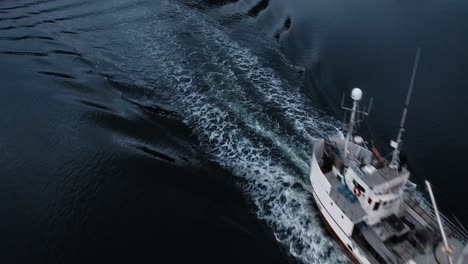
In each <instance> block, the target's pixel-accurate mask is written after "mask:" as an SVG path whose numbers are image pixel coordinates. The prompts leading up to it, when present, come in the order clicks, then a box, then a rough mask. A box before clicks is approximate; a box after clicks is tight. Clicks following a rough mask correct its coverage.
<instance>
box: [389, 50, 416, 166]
mask: <svg viewBox="0 0 468 264" xmlns="http://www.w3.org/2000/svg"><path fill="white" fill-rule="evenodd" d="M420 56H421V48H418V50H417V51H416V58H415V59H414V64H413V73H412V74H411V81H410V84H409V90H408V95H407V96H406V103H405V108H404V110H403V116H402V117H401V122H400V130H399V131H398V137H397V140H396V141H393V140H392V142H391V143H390V145H391V146H392V147H393V148H394V150H393V155H392V161H391V162H390V167H391V168H398V166H399V164H400V145H401V142H402V141H403V140H402V137H403V133H404V132H405V122H406V115H407V113H408V106H409V103H410V101H411V94H412V93H413V86H414V80H415V78H416V72H417V70H418V65H419V58H420Z"/></svg>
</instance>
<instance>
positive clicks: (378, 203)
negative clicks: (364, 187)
mask: <svg viewBox="0 0 468 264" xmlns="http://www.w3.org/2000/svg"><path fill="white" fill-rule="evenodd" d="M379 208H380V202H376V203H375V204H374V209H373V210H374V211H377V210H379Z"/></svg>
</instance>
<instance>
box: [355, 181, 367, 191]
mask: <svg viewBox="0 0 468 264" xmlns="http://www.w3.org/2000/svg"><path fill="white" fill-rule="evenodd" d="M353 185H354V186H355V187H356V188H358V189H359V190H360V191H361V192H363V193H365V192H366V189H364V187H362V186H361V184H359V183H358V182H357V181H356V180H353Z"/></svg>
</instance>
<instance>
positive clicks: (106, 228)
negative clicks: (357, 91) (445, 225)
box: [0, 0, 468, 263]
mask: <svg viewBox="0 0 468 264" xmlns="http://www.w3.org/2000/svg"><path fill="white" fill-rule="evenodd" d="M466 15H468V5H466V4H465V3H462V1H454V0H450V1H445V2H444V3H443V4H442V3H439V2H437V1H424V2H423V1H416V2H414V1H413V2H411V3H408V2H404V1H384V2H379V3H377V2H372V1H364V2H363V1H351V2H349V1H348V2H346V3H345V2H339V1H334V0H333V1H321V0H319V1H309V0H307V1H306V0H295V1H280V0H276V1H265V0H262V1H260V0H259V1H254V0H244V1H214V0H210V1H208V0H205V1H201V0H199V1H195V0H193V1H176V0H173V1H163V0H161V1H149V0H102V1H85V0H69V1H59V0H49V1H47V0H42V1H41V0H37V1H32V0H25V1H2V2H0V76H1V81H2V82H1V83H2V85H1V89H0V92H1V95H0V110H1V116H2V118H1V119H0V127H1V130H0V131H1V132H0V236H1V240H0V262H1V263H32V262H34V263H102V262H104V263H107V262H140V263H154V262H167V263H179V262H187V261H191V262H204V263H291V262H299V263H346V262H347V260H346V258H345V257H344V256H343V254H342V253H341V250H339V249H338V247H337V245H336V244H335V243H334V242H333V239H332V238H331V237H329V236H328V234H327V232H326V231H325V230H324V227H323V225H322V223H321V220H320V219H319V217H318V215H317V212H316V210H315V208H314V207H313V204H312V196H311V195H310V192H309V191H310V187H309V183H308V175H307V174H308V161H309V159H310V156H311V155H310V149H311V146H312V142H313V140H314V139H316V138H317V134H316V132H314V131H317V130H319V131H321V132H322V133H326V134H339V133H341V132H340V131H342V126H341V121H339V120H340V119H341V115H340V112H339V110H338V105H339V101H340V97H341V93H342V92H343V91H346V92H349V90H350V89H351V88H352V87H353V86H360V87H361V88H362V89H363V90H364V91H365V93H366V95H372V96H374V98H375V102H376V105H375V108H374V109H375V111H374V112H373V114H372V117H371V118H370V120H369V121H370V123H371V124H372V127H371V128H372V133H373V134H374V137H375V138H374V139H375V141H376V142H377V143H379V144H380V145H381V146H382V148H383V149H384V150H385V147H384V145H385V144H386V143H387V142H388V141H389V140H390V139H391V138H393V137H394V136H395V135H396V131H397V125H398V121H399V117H400V114H401V108H402V105H403V102H404V96H405V93H406V89H407V84H408V80H409V75H410V70H411V66H412V65H411V64H412V60H413V56H414V51H415V50H416V47H417V46H421V47H422V49H423V58H422V60H421V65H420V72H419V75H418V77H417V81H416V88H415V94H414V95H415V96H414V101H413V104H412V105H411V109H410V115H409V123H408V132H407V134H406V136H405V139H406V141H405V146H404V149H405V152H406V154H408V157H409V158H408V160H409V163H410V166H411V168H412V169H413V170H414V171H415V173H416V175H417V176H418V177H417V179H419V180H421V179H424V178H427V179H430V180H431V181H432V182H433V183H434V184H435V186H436V187H437V188H436V190H437V193H436V195H437V196H438V197H439V199H440V202H441V204H443V205H444V207H445V208H446V210H445V211H446V212H448V213H451V212H453V213H455V214H456V215H457V216H458V217H459V218H460V219H461V221H462V222H463V223H467V222H468V214H467V211H466V210H465V209H466V205H465V203H464V201H465V200H466V195H465V187H464V185H465V183H466V180H465V175H466V173H465V170H464V169H463V167H462V165H463V164H466V163H467V162H468V155H467V154H466V151H465V149H467V148H468V143H466V142H467V141H466V140H463V137H464V136H466V135H467V134H468V124H467V122H466V120H467V118H468V116H467V113H468V111H467V110H466V109H465V107H464V106H465V101H466V98H468V94H467V93H468V92H467V89H466V87H467V85H468V77H467V76H468V75H467V72H468V53H467V52H466V51H465V46H466V43H468V39H467V38H468V21H467V20H466V17H467V16H466ZM417 179H416V180H417Z"/></svg>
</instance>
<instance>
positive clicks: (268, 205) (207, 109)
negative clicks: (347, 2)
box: [131, 4, 347, 263]
mask: <svg viewBox="0 0 468 264" xmlns="http://www.w3.org/2000/svg"><path fill="white" fill-rule="evenodd" d="M171 9H172V10H171V12H172V14H175V17H177V20H178V21H177V23H174V22H173V21H172V22H171V21H169V22H168V23H166V24H165V23H162V22H161V21H157V23H159V24H157V25H152V26H154V27H156V28H157V30H155V29H154V28H151V30H148V29H141V28H140V29H138V30H135V31H133V32H131V33H132V34H133V36H138V37H139V38H143V39H148V42H145V47H144V52H145V55H146V56H148V57H149V58H151V59H152V60H154V61H155V62H156V63H157V65H156V66H154V67H155V68H152V69H151V70H152V73H153V74H157V76H156V77H154V76H153V78H155V79H158V78H164V80H165V82H166V85H167V86H168V87H170V88H169V93H171V96H173V97H175V98H177V100H176V101H177V102H176V103H175V104H174V105H175V106H176V107H177V108H178V110H179V112H181V113H182V114H183V115H184V117H185V121H186V122H187V123H188V124H189V125H190V126H191V127H192V128H193V130H194V133H195V134H196V135H197V136H198V139H199V141H200V144H201V145H202V146H203V148H204V149H205V150H206V151H207V152H208V153H209V154H210V157H211V158H212V159H213V160H215V161H216V162H218V163H219V164H221V165H222V166H224V167H225V168H228V169H229V170H231V171H232V173H233V174H234V175H236V176H238V177H240V178H241V184H242V187H243V188H244V190H245V192H246V193H247V195H248V196H249V197H250V199H251V200H252V202H253V203H254V204H255V206H256V208H257V215H258V217H259V218H261V219H263V220H264V221H266V222H267V223H268V225H269V226H270V227H271V229H272V231H273V232H274V234H275V237H276V239H277V240H278V241H279V242H280V243H281V244H283V245H284V246H285V247H287V248H288V249H289V252H290V254H291V255H293V256H294V257H296V258H297V259H298V260H300V261H301V262H303V263H344V262H346V261H347V260H346V257H345V256H344V255H343V254H342V253H341V251H340V250H336V245H335V243H334V242H333V239H332V238H330V237H329V236H326V235H325V233H326V232H325V230H324V229H323V226H322V224H321V223H322V222H321V220H320V219H319V216H318V214H317V213H316V212H315V209H314V207H313V206H312V195H311V193H310V184H309V182H308V175H307V171H308V162H309V159H310V153H309V151H310V149H311V147H312V141H313V140H314V138H315V137H314V133H310V132H311V131H313V129H319V130H321V131H323V132H324V133H335V132H336V124H337V122H336V121H334V120H333V119H330V118H328V119H327V118H323V117H322V116H321V115H320V114H319V113H318V111H316V110H314V109H313V108H312V107H310V106H309V105H308V101H307V99H306V98H304V96H303V95H302V94H301V93H300V91H299V89H298V88H296V87H294V86H291V85H290V84H288V83H287V82H285V81H283V80H282V79H281V77H279V76H278V74H277V73H276V72H275V71H274V70H273V69H271V68H268V67H266V66H265V65H264V64H263V63H262V62H261V59H260V58H259V57H257V56H255V55H254V54H253V53H252V52H251V51H250V50H249V49H247V48H243V47H241V46H240V45H238V44H237V43H235V42H234V41H232V40H230V38H229V37H228V36H227V35H226V34H225V33H224V32H223V31H222V30H220V29H217V26H216V24H215V22H214V21H210V22H207V20H208V21H209V20H210V19H209V18H206V17H203V14H199V13H195V12H194V11H192V10H187V9H184V8H183V7H181V6H177V5H175V4H174V6H173V7H172V8H171ZM174 24H179V25H181V26H179V27H180V28H174V26H173V25H174ZM183 27H188V28H190V34H192V35H191V36H189V38H194V39H195V40H196V41H198V42H201V43H198V44H196V42H194V43H192V44H194V47H192V45H191V46H190V47H188V45H184V41H187V40H182V39H181V36H180V30H182V31H183ZM146 34H148V35H146ZM149 36H151V38H153V39H154V38H160V39H158V40H157V41H149V40H150V37H149ZM161 39H163V40H164V41H161ZM143 65H144V64H143ZM132 67H133V71H135V68H134V67H138V66H135V65H132ZM142 70H143V71H144V69H143V68H142ZM158 80H159V79H158ZM251 94H256V97H255V98H251V97H250V96H251ZM265 104H267V105H268V107H270V108H274V109H275V112H276V114H277V115H280V116H281V117H282V120H284V121H285V122H286V124H289V125H290V126H291V127H292V128H293V130H294V135H293V136H289V135H288V133H287V132H286V131H285V129H284V128H282V127H281V126H280V125H279V124H278V123H275V121H272V119H271V117H270V116H269V115H268V114H267V113H266V112H265ZM282 124H283V125H284V123H282ZM284 157H287V158H286V159H285V158H284ZM295 168H300V170H299V171H301V172H300V173H298V170H297V169H295Z"/></svg>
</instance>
